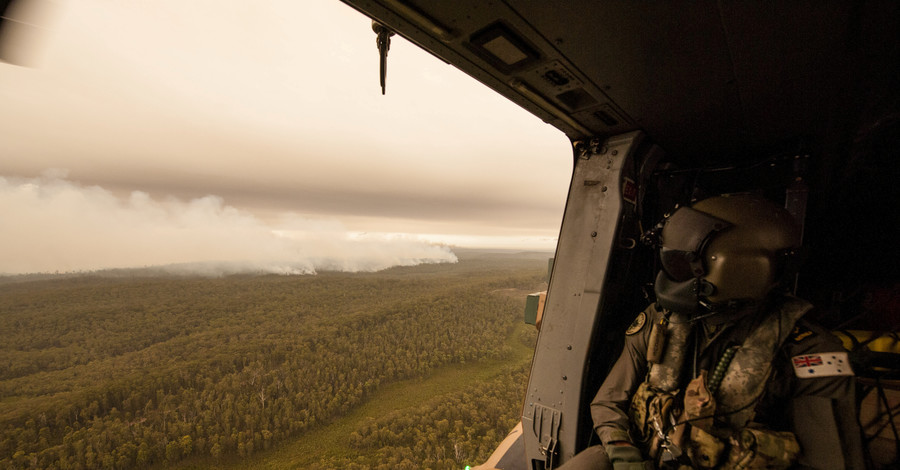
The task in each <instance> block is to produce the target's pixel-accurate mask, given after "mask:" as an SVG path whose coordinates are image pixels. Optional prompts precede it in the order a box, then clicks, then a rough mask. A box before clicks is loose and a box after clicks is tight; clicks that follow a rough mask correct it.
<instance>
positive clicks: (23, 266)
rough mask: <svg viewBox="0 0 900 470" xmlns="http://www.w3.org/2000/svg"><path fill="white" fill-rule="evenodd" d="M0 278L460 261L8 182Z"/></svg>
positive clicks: (329, 228) (60, 185) (188, 208)
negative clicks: (102, 271)
mask: <svg viewBox="0 0 900 470" xmlns="http://www.w3.org/2000/svg"><path fill="white" fill-rule="evenodd" d="M0 214H3V219H2V222H0V273H3V274H17V273H34V272H71V271H91V270H99V269H110V268H133V267H150V266H165V269H166V270H168V271H170V272H176V273H194V274H203V275H222V274H232V273H239V272H256V273H280V274H312V273H315V272H316V271H321V270H340V271H375V270H380V269H384V268H388V267H391V266H408V265H415V264H421V263H443V262H456V256H455V255H454V254H453V253H452V252H451V251H450V249H449V248H447V247H443V246H436V245H433V244H429V243H426V242H423V241H419V240H414V239H411V238H392V239H385V238H380V239H373V238H367V237H364V236H362V237H361V236H359V235H352V234H350V233H348V232H347V230H346V229H345V228H344V227H343V226H342V225H341V224H340V223H339V222H336V221H329V220H310V219H305V218H301V217H298V216H292V215H285V216H283V217H282V218H281V220H279V221H277V222H276V223H266V222H264V221H262V220H260V219H259V218H257V217H254V216H253V215H251V214H249V213H247V212H243V211H241V210H238V209H236V208H234V207H231V206H228V205H226V204H225V202H224V201H223V200H222V199H221V198H219V197H217V196H206V197H203V198H199V199H194V200H190V201H182V200H178V199H175V198H167V199H162V200H157V199H154V198H153V197H151V196H150V195H149V194H147V193H143V192H139V191H134V192H132V193H131V194H130V195H128V196H127V197H120V196H117V195H116V194H114V193H112V192H111V191H108V190H106V189H104V188H101V187H98V186H82V185H79V184H77V183H75V182H72V181H69V180H67V179H65V174H64V172H48V173H45V174H44V176H42V177H40V178H12V177H0Z"/></svg>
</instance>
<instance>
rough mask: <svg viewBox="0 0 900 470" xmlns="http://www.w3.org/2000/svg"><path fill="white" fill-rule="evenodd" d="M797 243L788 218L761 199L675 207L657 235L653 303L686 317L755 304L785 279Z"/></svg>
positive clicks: (736, 197) (739, 198)
mask: <svg viewBox="0 0 900 470" xmlns="http://www.w3.org/2000/svg"><path fill="white" fill-rule="evenodd" d="M799 241H800V235H799V230H798V228H797V226H796V224H795V222H794V219H793V217H792V216H791V214H790V213H789V212H788V211H787V210H785V209H784V208H782V207H779V206H777V205H775V204H773V203H771V202H769V201H768V200H766V199H763V198H761V197H757V196H752V195H731V196H717V197H712V198H709V199H705V200H702V201H699V202H697V203H695V204H694V205H693V206H691V207H682V208H678V209H677V210H675V212H673V213H672V215H671V216H670V217H668V218H667V219H666V220H665V221H664V222H663V226H662V231H661V233H660V235H659V243H658V244H659V259H660V264H661V265H662V269H661V270H660V272H659V274H658V275H657V277H656V284H655V291H656V296H657V301H658V302H659V304H660V305H661V306H662V307H663V308H666V309H669V310H672V311H677V312H681V313H684V314H691V315H696V314H703V313H707V312H719V311H725V310H729V309H730V310H735V309H737V308H742V307H745V306H748V305H757V304H760V303H761V302H763V301H764V300H765V299H766V297H767V296H768V295H769V293H770V292H771V291H772V290H773V289H774V288H775V287H776V286H778V285H779V284H780V283H781V282H782V281H783V280H784V279H785V277H786V275H787V274H788V271H789V269H788V266H789V264H792V263H788V260H789V259H790V258H792V257H793V255H794V254H795V252H796V248H797V247H798V246H799Z"/></svg>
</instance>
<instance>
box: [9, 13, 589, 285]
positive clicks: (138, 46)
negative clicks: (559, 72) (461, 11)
mask: <svg viewBox="0 0 900 470" xmlns="http://www.w3.org/2000/svg"><path fill="white" fill-rule="evenodd" d="M18 3H19V4H21V3H25V2H22V1H19V2H18ZM30 3H31V4H33V5H40V6H41V9H40V10H41V12H42V13H41V14H40V15H38V16H37V20H35V23H36V24H37V25H38V26H39V27H37V28H33V30H32V31H31V33H30V34H28V36H27V41H24V42H22V41H20V42H18V43H17V44H20V46H19V47H20V49H19V50H18V52H20V53H21V54H22V56H23V57H25V58H26V59H27V60H25V61H24V62H27V63H28V65H29V66H28V67H23V66H17V65H10V64H4V63H0V213H2V221H0V273H19V272H34V271H54V270H89V269H99V268H109V267H130V266H146V265H161V264H171V263H198V262H209V261H215V262H228V263H242V264H246V265H249V266H256V267H258V266H263V265H265V266H268V268H265V269H267V270H269V271H272V272H312V271H315V269H325V268H328V269H331V268H337V269H347V270H353V269H381V268H383V267H387V266H390V265H396V264H413V263H417V262H442V261H453V260H454V259H455V256H454V255H453V253H452V252H451V250H449V249H447V248H445V247H441V246H436V245H435V243H443V244H452V245H460V246H471V247H494V248H497V247H507V248H513V249H522V248H527V249H544V250H552V249H553V248H554V247H555V238H556V236H557V233H558V230H559V223H560V220H561V216H562V210H563V206H564V203H565V196H566V191H567V187H568V181H569V176H570V173H571V150H570V147H569V143H568V141H567V139H566V138H565V136H564V135H563V134H562V133H561V132H559V131H558V130H556V129H554V128H552V127H551V126H549V125H547V124H545V123H543V122H541V121H540V119H538V118H536V117H534V116H532V115H530V114H529V113H527V112H526V111H524V110H522V109H521V108H519V107H518V106H516V105H514V104H512V103H511V102H509V101H507V100H506V99H504V98H502V97H500V96H499V95H497V94H496V93H494V92H492V91H490V90H489V89H488V88H487V87H485V86H484V85H481V84H480V83H477V82H476V81H475V80H474V79H472V78H470V77H468V76H466V75H464V74H463V73H461V72H459V71H458V70H456V69H455V68H453V67H452V66H450V65H447V64H445V63H443V62H441V61H440V60H438V59H436V58H434V57H433V56H431V55H429V54H428V53H426V52H424V51H421V50H420V49H418V48H417V47H415V46H414V45H412V44H410V43H409V42H407V41H405V40H404V39H402V38H400V37H397V36H395V37H394V39H393V41H392V44H391V49H390V54H389V57H388V76H387V95H386V96H382V95H381V90H380V86H379V84H378V53H377V49H376V47H375V34H374V33H373V32H372V29H371V24H370V20H369V19H367V18H365V17H364V16H362V15H361V14H359V13H358V12H356V11H354V10H352V9H351V8H349V7H347V6H345V5H344V4H342V3H340V2H339V1H337V0H304V1H302V2H297V1H293V0H267V1H265V2H246V1H236V0H227V1H226V0H216V1H211V0H208V1H201V0H196V1H190V2H184V1H181V0H155V1H153V2H146V1H139V0H117V1H111V0H78V1H74V0H72V1H63V0H57V1H50V0H42V2H41V3H37V2H30ZM16 5H18V4H16ZM34 31H37V33H35V32H34ZM5 44H10V42H9V41H6V42H5ZM22 44H24V45H22Z"/></svg>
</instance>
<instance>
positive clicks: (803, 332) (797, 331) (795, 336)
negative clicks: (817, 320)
mask: <svg viewBox="0 0 900 470" xmlns="http://www.w3.org/2000/svg"><path fill="white" fill-rule="evenodd" d="M812 336H816V333H815V332H814V331H813V330H810V329H809V328H807V327H805V326H803V325H799V324H798V325H794V329H793V330H792V331H791V334H789V335H788V341H790V342H792V343H794V344H797V343H799V342H801V341H803V340H804V339H806V338H809V337H812Z"/></svg>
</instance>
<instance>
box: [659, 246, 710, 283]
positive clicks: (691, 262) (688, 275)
mask: <svg viewBox="0 0 900 470" xmlns="http://www.w3.org/2000/svg"><path fill="white" fill-rule="evenodd" d="M659 261H660V264H662V269H663V271H665V272H666V275H668V276H669V279H671V280H673V281H675V282H684V281H687V280H689V279H692V278H695V277H700V276H702V275H703V268H702V266H700V264H698V263H699V260H698V257H697V255H696V254H695V253H694V252H692V251H684V250H673V249H671V248H666V247H662V248H660V250H659Z"/></svg>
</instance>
